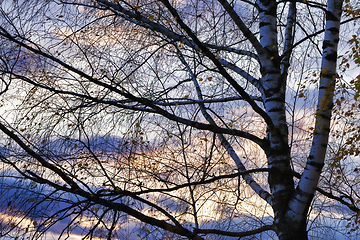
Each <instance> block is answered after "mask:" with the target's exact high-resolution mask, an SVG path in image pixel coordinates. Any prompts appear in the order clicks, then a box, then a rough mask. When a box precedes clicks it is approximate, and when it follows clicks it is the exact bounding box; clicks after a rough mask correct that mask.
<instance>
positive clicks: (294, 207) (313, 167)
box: [287, 0, 343, 224]
mask: <svg viewBox="0 0 360 240" xmlns="http://www.w3.org/2000/svg"><path fill="white" fill-rule="evenodd" d="M342 3H343V1H342V0H329V1H328V8H327V14H326V27H325V28H326V29H325V37H324V42H323V56H322V65H321V75H320V84H319V97H318V106H317V111H316V123H315V130H314V137H313V141H312V146H311V151H310V155H309V157H308V159H307V163H306V167H305V170H304V172H303V174H302V176H301V179H300V182H299V184H298V186H297V188H296V192H295V195H294V197H293V198H292V200H291V201H290V203H289V210H288V212H287V218H288V219H292V221H293V222H303V221H306V215H307V212H308V209H309V205H310V203H311V201H312V199H313V196H314V193H315V189H316V187H317V184H318V180H319V177H320V173H321V170H322V167H323V165H324V159H325V153H326V148H327V144H328V138H329V131H330V119H331V111H332V110H331V109H332V105H333V96H334V89H335V78H336V60H337V46H338V42H339V28H340V18H341V9H342ZM304 224H305V223H304Z"/></svg>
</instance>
